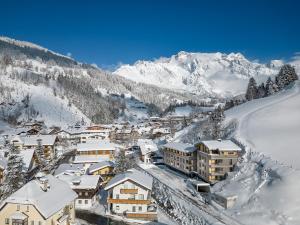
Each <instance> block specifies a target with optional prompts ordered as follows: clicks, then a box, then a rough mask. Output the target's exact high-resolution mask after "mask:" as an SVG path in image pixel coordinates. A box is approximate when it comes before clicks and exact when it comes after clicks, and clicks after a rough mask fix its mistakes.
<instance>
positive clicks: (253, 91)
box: [245, 77, 257, 101]
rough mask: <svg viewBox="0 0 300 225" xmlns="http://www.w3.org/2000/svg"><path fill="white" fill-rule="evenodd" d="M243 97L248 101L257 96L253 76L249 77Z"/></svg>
mask: <svg viewBox="0 0 300 225" xmlns="http://www.w3.org/2000/svg"><path fill="white" fill-rule="evenodd" d="M245 97H246V99H247V100H248V101H251V100H252V99H256V98H257V84H256V81H255V79H254V78H253V77H251V78H250V79H249V83H248V88H247V92H246V95H245Z"/></svg>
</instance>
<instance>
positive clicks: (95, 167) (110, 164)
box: [89, 161, 115, 173]
mask: <svg viewBox="0 0 300 225" xmlns="http://www.w3.org/2000/svg"><path fill="white" fill-rule="evenodd" d="M114 166H115V164H114V163H113V162H111V161H102V162H98V163H95V164H92V165H91V166H90V168H89V172H91V173H92V172H95V171H96V170H99V169H102V168H105V167H114Z"/></svg>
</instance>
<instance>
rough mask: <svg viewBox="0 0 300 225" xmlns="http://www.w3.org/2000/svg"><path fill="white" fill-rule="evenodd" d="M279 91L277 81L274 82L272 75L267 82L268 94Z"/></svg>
mask: <svg viewBox="0 0 300 225" xmlns="http://www.w3.org/2000/svg"><path fill="white" fill-rule="evenodd" d="M277 91H278V86H277V84H276V83H274V82H273V80H272V79H271V77H269V78H268V80H267V83H266V95H267V96H270V95H272V94H274V93H275V92H277Z"/></svg>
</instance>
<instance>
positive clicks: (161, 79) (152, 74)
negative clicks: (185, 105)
mask: <svg viewBox="0 0 300 225" xmlns="http://www.w3.org/2000/svg"><path fill="white" fill-rule="evenodd" d="M282 64H283V61H281V60H273V61H271V62H270V63H269V64H260V63H257V62H254V61H249V60H247V59H246V58H245V57H244V56H243V55H242V54H241V53H231V54H223V53H219V52H217V53H188V52H184V51H181V52H179V53H178V54H176V55H173V56H171V57H170V58H160V59H158V60H154V61H137V62H136V63H135V64H134V65H122V66H121V67H120V68H118V69H117V70H116V71H115V72H114V74H118V75H120V76H123V77H125V78H127V79H131V80H134V81H136V82H141V83H147V84H153V85H157V86H159V87H164V88H169V89H175V90H183V91H187V92H192V93H196V94H204V95H217V96H231V95H238V94H241V93H244V92H245V90H246V87H247V83H248V80H249V77H251V76H253V77H255V78H256V80H257V81H258V82H262V81H265V80H266V79H267V76H274V75H275V74H276V73H277V72H278V71H279V68H280V66H281V65H282Z"/></svg>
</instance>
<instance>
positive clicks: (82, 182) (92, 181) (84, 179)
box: [56, 174, 103, 190]
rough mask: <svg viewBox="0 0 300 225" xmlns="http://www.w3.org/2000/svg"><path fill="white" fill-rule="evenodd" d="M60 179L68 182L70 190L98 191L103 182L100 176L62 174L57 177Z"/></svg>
mask: <svg viewBox="0 0 300 225" xmlns="http://www.w3.org/2000/svg"><path fill="white" fill-rule="evenodd" d="M56 177H57V178H58V179H60V180H62V181H64V182H66V183H67V184H68V185H69V186H70V188H72V189H73V190H74V189H75V190H76V189H84V190H87V189H97V188H98V187H99V184H100V182H101V181H102V180H103V179H102V177H101V176H100V175H81V176H77V175H74V174H60V175H57V176H56Z"/></svg>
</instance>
